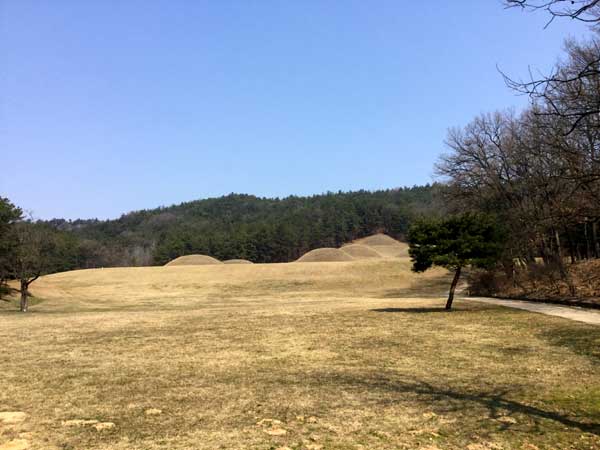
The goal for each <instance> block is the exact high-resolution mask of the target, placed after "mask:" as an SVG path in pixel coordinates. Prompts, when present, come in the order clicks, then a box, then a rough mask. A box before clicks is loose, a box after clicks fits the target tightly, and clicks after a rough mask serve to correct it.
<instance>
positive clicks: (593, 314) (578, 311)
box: [463, 297, 600, 325]
mask: <svg viewBox="0 0 600 450" xmlns="http://www.w3.org/2000/svg"><path fill="white" fill-rule="evenodd" d="M463 300H473V301H476V302H483V303H490V304H493V305H500V306H506V307H509V308H518V309H525V310H527V311H533V312H537V313H541V314H548V315H549V316H557V317H563V318H565V319H571V320H576V321H578V322H584V323H589V324H592V325H600V312H597V311H590V310H588V309H584V308H577V307H574V306H560V305H551V304H548V303H538V302H526V301H522V300H501V299H498V298H488V297H463Z"/></svg>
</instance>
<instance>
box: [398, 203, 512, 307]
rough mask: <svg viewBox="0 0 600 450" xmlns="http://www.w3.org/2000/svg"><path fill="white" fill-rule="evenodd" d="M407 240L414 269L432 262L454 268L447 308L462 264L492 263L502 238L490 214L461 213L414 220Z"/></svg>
mask: <svg viewBox="0 0 600 450" xmlns="http://www.w3.org/2000/svg"><path fill="white" fill-rule="evenodd" d="M408 242H409V245H410V248H409V253H410V256H411V258H412V261H413V268H412V269H413V270H414V271H415V272H424V271H426V270H427V269H429V268H430V267H432V266H441V267H445V268H447V269H449V270H454V278H453V279H452V284H451V285H450V293H449V294H448V301H447V302H446V309H447V310H449V309H451V308H452V301H453V300H454V291H455V290H456V285H457V284H458V280H459V278H460V273H461V270H462V269H463V267H467V266H473V267H479V268H490V267H492V266H493V265H494V264H495V263H496V262H497V261H498V259H499V257H500V254H501V251H502V242H503V239H502V233H501V232H500V230H499V227H498V226H497V224H496V222H495V221H494V220H493V219H492V218H491V217H490V216H487V215H483V214H463V215H458V216H452V217H449V218H447V219H443V220H431V219H430V220H421V221H418V222H417V223H415V224H414V225H413V226H412V227H411V228H410V230H409V233H408Z"/></svg>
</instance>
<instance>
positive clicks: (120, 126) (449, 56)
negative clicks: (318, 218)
mask: <svg viewBox="0 0 600 450" xmlns="http://www.w3.org/2000/svg"><path fill="white" fill-rule="evenodd" d="M420 3H421V2H417V3H415V2H402V1H397V0H392V1H375V2H365V1H333V0H331V1H330V0H314V1H311V0H300V1H296V2H291V1H268V0H263V1H251V0H243V1H242V0H238V1H228V0H213V1H210V2H208V1H200V0H198V1H192V0H188V1H183V0H162V1H158V0H156V1H153V0H143V1H135V0H126V1H116V0H115V1H110V0H97V1H92V0H87V1H80V0H70V1H67V0H53V1H28V0H0V55H1V57H2V63H1V69H0V153H1V156H2V162H3V165H4V167H8V168H9V170H8V171H6V170H4V171H3V173H2V175H1V177H0V195H2V196H7V197H9V198H10V199H11V200H12V201H13V202H15V203H17V204H18V205H20V206H21V207H23V208H24V209H26V210H30V211H33V213H34V215H35V216H36V217H40V218H51V217H65V218H77V217H82V218H90V217H98V218H107V217H117V216H119V215H120V214H121V213H124V212H127V211H131V210H136V209H142V208H151V207H156V206H160V205H169V204H173V203H179V202H182V201H187V200H193V199H198V198H205V197H213V196H219V195H222V194H227V193H230V192H243V193H251V194H255V195H259V196H286V195H289V194H298V195H305V194H315V193H321V192H325V191H328V190H331V191H337V190H354V189H361V188H364V189H379V188H392V187H397V186H403V185H413V184H422V183H427V182H430V181H431V180H432V175H433V169H432V165H433V163H434V162H435V160H436V158H437V156H438V155H439V154H440V153H441V152H443V151H444V144H443V141H444V137H445V135H446V130H447V128H448V127H452V126H458V125H464V124H465V123H467V122H468V121H469V120H471V119H472V118H473V117H474V116H475V115H477V114H479V113H481V112H485V111H491V110H494V109H502V108H507V107H516V108H519V107H522V106H523V105H524V104H525V102H526V99H525V98H523V97H518V96H515V95H514V93H512V92H510V91H509V90H508V89H507V88H506V87H505V86H504V84H503V81H502V78H501V76H500V74H499V73H498V71H497V69H496V65H498V66H500V67H501V68H502V69H503V70H504V71H506V72H507V73H509V74H512V75H515V76H525V75H526V74H527V70H528V67H529V66H531V67H532V68H534V69H539V70H542V71H547V70H549V69H550V68H551V66H552V65H553V63H554V62H555V61H556V59H557V58H558V57H559V56H560V54H561V50H562V41H563V39H564V38H565V37H567V36H574V37H581V36H584V35H585V34H587V33H588V30H587V28H585V27H584V26H583V25H581V24H578V23H575V22H569V21H555V22H554V23H553V24H552V25H551V26H550V27H549V28H547V29H545V30H544V29H543V27H544V24H545V22H546V20H547V17H545V16H544V15H543V14H535V15H533V14H527V13H521V12H519V11H516V10H510V11H507V10H505V9H504V8H503V6H502V4H501V2H500V0H485V1H483V0H468V1H467V0H462V1H460V0H456V1H452V2H450V1H442V0H438V1H435V0H434V1H430V2H422V3H423V4H420ZM414 5H418V6H414Z"/></svg>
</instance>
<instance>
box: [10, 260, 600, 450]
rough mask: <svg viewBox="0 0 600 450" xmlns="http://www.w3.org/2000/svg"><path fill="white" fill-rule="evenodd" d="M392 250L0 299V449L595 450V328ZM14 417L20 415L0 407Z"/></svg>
mask: <svg viewBox="0 0 600 450" xmlns="http://www.w3.org/2000/svg"><path fill="white" fill-rule="evenodd" d="M409 267H410V263H409V261H408V260H407V259H386V260H360V261H351V262H338V263H302V264H298V263H292V264H271V265H265V264H253V265H251V264H239V265H237V264H232V265H225V264H221V265H205V266H169V267H149V268H120V269H104V270H83V271H75V272H69V273H63V274H56V275H51V276H47V277H44V278H42V279H40V280H38V281H36V282H35V283H34V285H33V286H32V290H33V293H34V294H35V295H36V299H35V300H34V301H33V306H32V307H31V313H28V314H20V313H18V312H16V308H15V305H14V304H8V303H5V302H0V323H1V326H0V338H1V341H2V344H3V350H2V352H1V353H0V367H1V371H2V390H0V449H2V450H6V449H9V448H10V449H13V450H15V449H27V448H29V449H45V450H46V449H50V450H54V449H63V450H70V449H77V450H80V449H115V450H119V449H139V450H142V449H144V450H152V449H234V448H235V449H286V448H288V449H305V450H318V449H323V450H325V449H423V450H435V449H469V450H485V449H524V450H535V449H557V448H560V449H598V448H600V370H599V369H600V345H599V344H600V328H599V327H593V326H589V325H585V324H580V323H576V322H570V321H567V320H564V319H559V318H552V317H547V316H542V315H537V314H533V313H528V312H524V311H518V310H512V309H503V308H497V307H491V306H488V305H484V304H478V303H471V302H468V301H461V300H458V301H457V302H456V310H455V311H453V312H451V313H446V312H444V311H443V310H442V308H443V304H444V302H443V299H442V296H443V294H444V291H445V289H446V287H447V283H448V277H447V275H446V274H445V272H444V271H441V270H438V271H432V272H429V273H426V274H423V275H415V274H412V273H411V272H410V270H409ZM2 412H4V413H7V412H10V413H23V414H3V413H2Z"/></svg>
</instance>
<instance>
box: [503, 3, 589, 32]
mask: <svg viewBox="0 0 600 450" xmlns="http://www.w3.org/2000/svg"><path fill="white" fill-rule="evenodd" d="M504 4H505V6H506V7H507V8H521V9H524V10H528V11H539V10H542V11H545V12H547V13H548V14H549V15H550V21H549V22H548V24H550V23H551V22H552V21H553V20H554V19H556V18H561V17H566V18H570V19H575V20H580V21H582V22H588V23H593V24H595V23H598V22H600V16H599V15H598V9H599V6H600V0H506V1H505V2H504ZM548 24H547V25H548ZM547 25H546V26H547Z"/></svg>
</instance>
